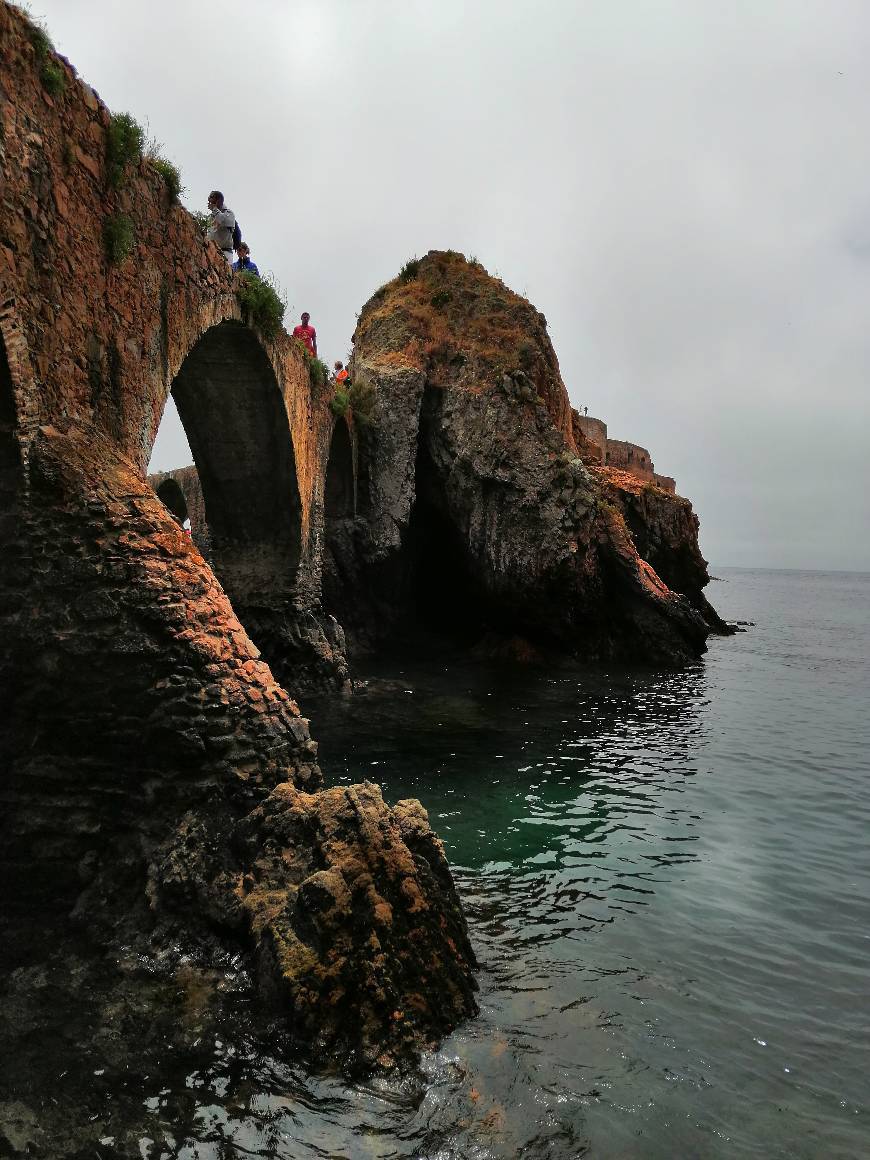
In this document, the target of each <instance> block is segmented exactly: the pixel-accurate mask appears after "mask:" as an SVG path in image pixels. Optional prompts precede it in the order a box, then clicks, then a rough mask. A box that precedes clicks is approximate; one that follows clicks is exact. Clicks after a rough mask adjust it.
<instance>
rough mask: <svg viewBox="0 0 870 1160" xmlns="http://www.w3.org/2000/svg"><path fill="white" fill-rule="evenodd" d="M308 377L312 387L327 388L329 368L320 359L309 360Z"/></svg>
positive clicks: (310, 358)
mask: <svg viewBox="0 0 870 1160" xmlns="http://www.w3.org/2000/svg"><path fill="white" fill-rule="evenodd" d="M308 375H309V377H310V379H311V385H312V387H325V386H326V384H327V381H328V380H329V368H328V367H327V365H326V363H325V362H322V361H321V360H320V359H319V358H312V357H311V356H310V355H309V358H308Z"/></svg>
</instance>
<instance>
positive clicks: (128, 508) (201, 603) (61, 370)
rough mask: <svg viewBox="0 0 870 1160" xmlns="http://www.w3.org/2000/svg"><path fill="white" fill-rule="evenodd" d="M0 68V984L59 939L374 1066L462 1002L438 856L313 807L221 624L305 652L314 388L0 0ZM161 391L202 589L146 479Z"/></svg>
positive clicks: (268, 696) (279, 695) (331, 803)
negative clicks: (200, 522)
mask: <svg viewBox="0 0 870 1160" xmlns="http://www.w3.org/2000/svg"><path fill="white" fill-rule="evenodd" d="M0 60H2V62H3V67H2V69H0V207H2V213H0V493H2V496H0V498H2V500H3V511H2V513H0V837H2V841H0V891H2V898H0V901H2V906H0V930H2V933H3V938H2V940H0V943H2V951H3V959H4V966H5V967H9V966H10V965H15V966H17V965H19V962H21V961H24V960H25V959H26V956H27V954H28V953H29V951H30V948H31V941H33V942H34V943H36V944H39V945H37V947H36V953H40V952H42V951H44V950H45V946H46V944H47V943H48V944H50V946H51V949H52V952H53V953H55V954H57V955H59V956H60V957H62V956H63V946H64V943H65V940H66V938H67V936H68V935H69V934H70V929H71V927H75V928H76V929H77V930H79V931H81V930H83V931H84V932H86V935H87V937H88V938H89V939H92V940H93V948H92V950H93V956H94V958H99V957H100V956H101V955H102V956H105V957H106V958H108V959H112V958H115V959H117V958H118V957H120V954H121V948H127V952H129V954H130V955H132V956H133V957H134V958H136V959H137V960H138V961H139V962H141V963H142V964H147V966H148V970H153V971H154V972H155V973H156V974H157V973H160V972H163V971H167V972H168V975H167V977H169V978H171V977H172V971H173V964H175V965H177V964H178V962H179V961H183V960H185V959H186V958H190V959H191V960H195V961H196V962H198V963H200V964H202V965H205V966H208V967H210V968H211V969H213V970H214V971H215V972H216V973H217V974H220V973H221V972H226V969H227V966H226V965H227V963H228V962H229V961H230V960H237V961H238V963H239V964H240V965H241V967H242V968H243V969H244V970H246V971H248V972H249V973H250V975H251V976H252V977H254V978H255V979H256V980H257V991H258V992H259V994H260V996H261V997H262V998H263V999H264V1000H266V1001H267V1003H268V1004H270V1005H271V1007H270V1009H274V1010H276V1011H277V1013H278V1015H279V1016H280V1018H281V1020H282V1022H283V1024H284V1026H285V1027H286V1026H289V1027H290V1029H291V1030H292V1032H293V1033H294V1034H295V1036H296V1039H297V1040H298V1041H299V1042H300V1043H302V1044H304V1045H305V1046H306V1047H307V1049H308V1050H309V1052H310V1053H311V1055H312V1056H313V1057H314V1058H316V1059H317V1060H319V1061H322V1062H327V1063H330V1064H339V1065H344V1066H346V1067H348V1068H355V1067H362V1066H370V1065H372V1064H373V1063H375V1062H377V1061H380V1062H382V1063H389V1062H391V1061H392V1060H394V1059H396V1058H399V1057H401V1056H403V1055H405V1054H407V1053H408V1052H409V1051H410V1050H412V1049H415V1048H417V1047H419V1046H420V1045H422V1044H424V1043H428V1042H430V1041H431V1040H432V1039H433V1038H436V1037H437V1036H438V1035H439V1034H441V1032H443V1030H444V1029H445V1028H447V1027H448V1026H453V1025H455V1023H456V1022H458V1021H459V1020H460V1019H462V1018H463V1017H464V1016H466V1015H468V1014H469V1013H471V1012H472V1011H474V1009H475V1007H474V998H473V990H474V981H473V976H472V971H473V967H474V956H473V954H472V951H471V948H470V945H469V942H468V937H467V933H466V930H465V923H464V919H463V916H462V912H461V908H460V905H459V901H458V898H457V895H456V891H455V889H454V886H453V883H452V880H451V877H450V874H449V870H448V868H447V865H446V862H445V859H444V853H443V850H442V847H441V845H440V843H439V841H438V839H437V838H436V837H435V835H434V834H433V833H432V832H431V830H430V829H429V826H428V822H427V819H426V815H425V812H424V811H423V809H422V807H421V806H420V805H419V803H414V802H400V803H398V804H397V805H395V806H392V807H391V806H388V805H387V804H386V803H385V802H384V801H383V799H382V798H381V795H380V793H379V791H378V790H377V789H376V788H375V787H372V786H370V785H362V786H355V787H347V788H343V789H341V790H323V789H322V787H321V777H320V771H319V768H318V765H317V746H316V743H315V742H314V741H313V740H312V738H311V736H310V734H309V729H308V722H307V720H306V719H305V718H304V717H303V716H302V714H301V713H300V710H299V706H298V704H297V703H296V701H295V699H294V696H293V694H294V693H295V692H296V688H295V686H294V683H293V679H294V673H293V669H292V666H291V665H287V666H286V668H285V672H284V673H282V675H281V677H278V676H277V674H276V672H275V669H273V668H272V667H271V666H270V664H267V663H266V661H265V659H264V657H263V656H262V655H261V650H260V649H259V648H258V647H257V645H256V644H255V643H254V642H253V641H252V639H251V637H250V635H249V634H248V632H247V631H246V628H245V627H243V624H244V623H245V619H246V618H248V616H249V613H251V611H252V610H253V612H254V613H255V619H254V618H252V619H250V623H251V624H252V625H253V626H254V631H256V632H257V634H258V635H259V636H261V637H262V638H263V639H264V640H269V641H271V642H272V645H273V647H274V648H275V649H276V653H275V655H276V657H277V662H278V663H276V665H275V668H278V667H279V663H280V661H281V657H280V654H279V651H278V650H279V648H284V647H285V646H286V645H287V642H288V641H289V644H290V645H291V646H294V647H295V639H292V638H290V637H289V636H288V635H287V634H286V633H284V632H283V629H282V625H281V623H280V622H279V618H284V617H285V616H286V618H287V620H288V621H289V620H291V619H292V617H293V615H294V613H295V609H296V607H297V602H300V601H301V607H302V609H303V611H305V612H306V614H308V613H310V617H311V619H310V620H309V622H308V623H309V624H313V627H312V629H311V633H310V634H309V642H308V643H310V642H311V641H312V640H313V638H314V633H315V630H316V627H317V625H316V616H317V613H318V607H317V603H316V600H315V599H314V598H312V600H311V601H310V602H308V603H305V602H304V597H305V595H306V594H307V593H309V592H312V591H314V590H317V591H318V592H319V579H318V577H319V543H320V529H321V522H322V508H323V494H324V475H325V474H326V472H325V467H326V457H327V455H328V452H329V447H330V444H331V438H332V430H333V427H334V424H335V419H334V416H333V415H332V413H331V410H330V407H329V400H328V398H327V397H326V396H325V394H323V393H320V394H318V393H317V392H315V391H314V390H313V384H312V379H311V375H310V369H309V365H308V362H307V360H306V359H305V358H304V355H303V354H302V353H301V352H300V350H299V345H298V343H296V342H294V341H293V340H291V338H290V337H289V336H288V335H287V334H286V333H285V332H284V331H279V332H277V333H272V332H270V333H269V334H268V335H264V334H263V332H262V328H258V327H257V326H256V325H255V324H254V323H255V320H254V319H252V318H251V317H249V316H248V315H247V314H246V312H245V311H244V310H243V308H242V304H241V303H240V302H239V299H238V296H237V289H238V286H237V284H236V283H234V281H233V278H232V275H231V273H230V272H229V270H228V269H227V265H226V262H224V261H223V259H222V258H221V256H220V255H219V254H218V253H217V251H216V250H215V248H214V246H212V245H206V244H204V242H203V239H202V236H201V234H200V231H199V230H198V228H197V226H196V224H195V222H194V221H193V219H192V218H191V217H190V215H189V214H187V213H186V212H185V211H184V209H183V208H182V207H181V206H180V205H179V204H178V203H177V201H176V200H175V199H174V198H173V197H172V196H171V192H170V190H169V188H168V186H167V182H166V180H165V179H164V176H163V175H162V173H161V171H160V170H159V169H157V168H155V166H154V164H153V163H152V162H151V161H149V159H148V158H145V157H143V156H141V155H140V154H139V153H137V152H136V151H135V150H134V151H133V152H132V153H131V154H130V155H129V156H127V157H126V160H124V161H123V163H121V162H117V163H112V162H111V158H110V148H109V144H110V138H111V134H112V130H113V126H114V127H115V128H117V127H118V121H117V120H115V119H113V118H112V116H111V114H110V113H109V110H108V109H106V107H105V106H104V105H103V104H102V102H101V101H100V100H99V98H98V96H97V94H96V93H95V92H94V91H93V90H92V89H91V88H90V87H89V86H88V85H86V84H85V83H84V82H83V81H82V80H81V79H80V78H79V77H78V76H77V75H76V73H75V70H74V69H73V68H72V66H71V65H70V64H69V63H68V62H66V61H64V60H63V59H62V58H60V57H58V56H57V55H56V54H55V53H54V52H53V50H52V49H51V45H50V42H49V41H48V39H47V36H46V34H45V33H44V32H43V31H42V30H41V29H39V28H37V27H35V26H34V25H32V24H31V23H30V22H29V21H28V19H27V18H26V16H25V15H24V13H22V12H21V11H20V10H19V9H17V8H13V7H11V6H9V5H7V4H5V3H2V2H0ZM119 238H120V239H122V240H123V241H124V245H123V246H120V244H119ZM170 391H173V393H174V395H175V398H176V402H177V403H178V404H179V410H180V413H181V414H182V418H183V421H184V422H185V424H186V429H187V432H188V435H189V437H190V440H191V445H192V446H193V448H194V455H195V457H196V459H197V467H198V471H199V478H200V481H201V483H202V491H203V495H204V501H205V504H206V505H207V506H208V508H209V528H210V531H211V533H212V537H211V551H212V554H213V556H214V558H215V561H216V567H217V568H218V570H219V575H220V580H219V579H218V578H217V577H216V575H215V573H214V572H213V571H212V570H211V568H210V567H209V566H208V564H207V563H206V561H205V560H204V559H203V557H202V555H201V554H200V553H199V551H198V550H197V549H196V546H195V545H193V544H192V543H191V542H190V540H189V539H188V537H186V536H185V535H184V534H183V532H182V531H181V529H180V528H179V527H178V525H177V523H176V521H175V520H174V519H173V517H172V515H171V514H170V512H169V511H168V510H167V508H166V507H164V505H163V504H162V503H161V502H160V500H159V499H158V498H157V496H156V495H155V493H154V491H153V490H152V488H151V487H150V486H149V485H148V484H147V482H146V480H145V465H146V464H147V462H148V459H149V456H150V452H151V448H152V446H153V442H154V437H155V435H156V431H157V427H158V424H159V422H160V416H161V414H162V412H163V409H164V407H165V404H166V400H167V398H168V396H169V393H170ZM240 610H241V611H240ZM270 618H271V619H270ZM276 626H277V630H276ZM304 643H305V642H304ZM320 645H321V647H322V650H323V653H324V655H323V656H322V657H320V658H319V662H322V663H319V667H320V669H321V670H327V671H328V670H334V669H336V668H337V667H338V665H337V663H336V658H335V657H334V656H332V655H328V654H330V653H331V652H334V650H333V649H332V646H331V644H330V642H329V641H327V640H326V638H325V634H323V633H321V635H320ZM310 651H311V650H309V652H310ZM312 667H313V665H312ZM282 680H283V682H284V683H286V684H287V685H288V686H289V690H288V688H285V687H284V684H283V683H282ZM71 918H72V921H70V920H71ZM34 933H38V934H39V935H40V936H42V937H41V939H39V938H36V939H32V935H33V934H34ZM119 1021H123V1020H122V1016H119Z"/></svg>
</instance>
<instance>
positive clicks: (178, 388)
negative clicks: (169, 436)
mask: <svg viewBox="0 0 870 1160" xmlns="http://www.w3.org/2000/svg"><path fill="white" fill-rule="evenodd" d="M171 391H172V397H173V399H174V401H175V405H176V407H177V408H178V414H179V417H180V419H181V422H182V424H183V426H184V430H185V433H186V434H187V439H188V442H189V444H190V449H191V452H192V454H193V459H194V462H195V464H196V468H197V472H198V474H199V479H200V483H201V486H202V494H203V500H204V503H205V513H206V520H207V522H208V527H209V533H210V539H211V550H212V562H213V564H214V567H215V571H216V572H217V574H218V576H219V578H220V580H221V581H222V583H223V585H224V587H225V588H226V590H227V592H228V594H229V596H230V598H231V599H233V600H234V601H239V602H242V603H260V602H262V601H266V602H271V601H273V600H274V599H275V598H279V597H285V596H288V595H289V594H290V592H291V591H292V588H293V583H294V580H295V576H296V570H297V568H298V565H299V559H300V555H301V549H302V504H301V500H300V495H299V485H298V481H297V474H296V459H295V454H294V450H293V440H292V438H291V434H290V423H289V420H288V417H287V410H286V407H285V405H284V399H283V395H282V393H281V389H280V386H279V384H278V380H277V378H276V375H275V371H274V368H273V366H272V363H271V362H270V360H269V358H268V356H267V354H266V352H265V350H264V349H263V347H262V346H261V344H260V342H259V341H258V339H257V337H256V335H255V333H254V332H253V331H252V330H251V329H250V328H249V327H247V326H245V325H244V324H243V323H241V322H238V321H235V320H225V321H223V322H220V323H218V324H217V325H215V326H212V327H210V328H209V329H208V330H207V331H206V332H205V333H204V334H203V335H202V336H201V337H200V338H199V340H198V341H197V342H196V344H195V345H194V346H193V348H192V349H191V350H190V352H189V353H188V355H187V357H186V358H185V359H184V361H183V363H182V364H181V367H180V368H179V371H178V373H177V375H176V376H175V379H174V381H173V383H172V388H171Z"/></svg>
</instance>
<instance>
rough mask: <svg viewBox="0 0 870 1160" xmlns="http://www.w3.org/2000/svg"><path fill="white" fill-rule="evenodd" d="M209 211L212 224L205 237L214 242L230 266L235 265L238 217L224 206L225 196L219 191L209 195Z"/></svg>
mask: <svg viewBox="0 0 870 1160" xmlns="http://www.w3.org/2000/svg"><path fill="white" fill-rule="evenodd" d="M208 211H209V213H210V214H211V222H210V223H209V226H208V229H207V230H206V231H205V236H206V237H207V238H208V240H209V241H210V242H214V244H215V245H216V246H217V248H218V249H219V250H220V252H221V253H222V254H223V256H224V257H225V258H226V260H227V262H228V263H229V265H230V266H232V264H233V229H234V228H235V224H236V215H235V214H234V213H233V211H232V210H231V209H228V208H227V207H226V206H225V205H224V195H223V194H222V193H221V191H220V190H219V189H213V190H212V191H211V193H210V194H209V195H208Z"/></svg>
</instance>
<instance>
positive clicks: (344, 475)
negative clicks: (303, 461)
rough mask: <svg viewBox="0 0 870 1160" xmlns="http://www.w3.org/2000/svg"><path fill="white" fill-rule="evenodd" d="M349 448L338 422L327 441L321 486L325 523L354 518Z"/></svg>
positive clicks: (344, 426) (342, 423)
mask: <svg viewBox="0 0 870 1160" xmlns="http://www.w3.org/2000/svg"><path fill="white" fill-rule="evenodd" d="M354 490H355V489H354V469H353V445H352V443H351V438H350V430H349V428H348V425H347V422H346V421H345V420H344V419H339V420H338V422H337V423H336V424H335V427H334V428H333V431H332V438H331V439H330V441H329V455H328V457H327V461H326V479H325V481H324V485H323V513H324V517H325V519H326V521H327V523H329V522H331V521H332V520H340V519H350V518H352V517H353V515H354V509H355V506H356V505H355V503H354Z"/></svg>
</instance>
